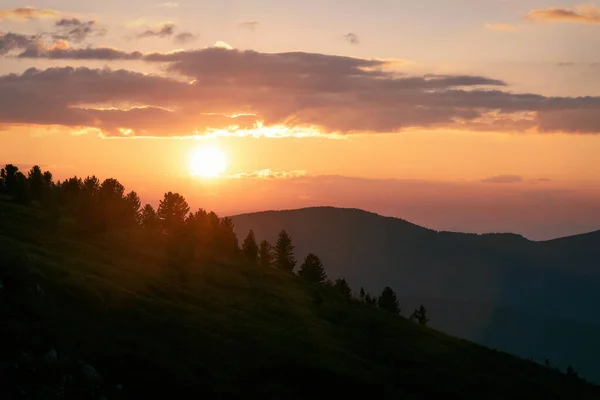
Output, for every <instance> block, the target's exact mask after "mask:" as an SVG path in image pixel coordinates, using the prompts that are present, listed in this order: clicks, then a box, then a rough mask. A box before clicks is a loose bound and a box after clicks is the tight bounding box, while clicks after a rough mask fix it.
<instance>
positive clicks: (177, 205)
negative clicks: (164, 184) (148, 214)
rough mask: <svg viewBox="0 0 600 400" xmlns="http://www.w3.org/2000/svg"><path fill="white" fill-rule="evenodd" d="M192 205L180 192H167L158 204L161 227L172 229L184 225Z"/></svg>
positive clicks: (167, 229)
mask: <svg viewBox="0 0 600 400" xmlns="http://www.w3.org/2000/svg"><path fill="white" fill-rule="evenodd" d="M189 211H190V206H189V205H188V203H187V201H185V199H184V198H183V196H182V195H180V194H179V193H173V192H168V193H165V195H164V197H163V199H162V200H161V201H160V204H159V205H158V211H157V213H156V214H157V216H158V219H159V221H160V225H161V227H162V228H163V229H164V230H166V231H171V230H173V229H175V228H177V227H180V226H181V225H183V223H184V221H185V217H186V215H187V213H188V212H189Z"/></svg>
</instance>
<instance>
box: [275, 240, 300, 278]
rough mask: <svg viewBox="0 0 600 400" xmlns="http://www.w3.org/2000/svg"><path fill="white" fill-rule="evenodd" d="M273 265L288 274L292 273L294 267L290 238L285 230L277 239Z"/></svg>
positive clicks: (294, 260)
mask: <svg viewBox="0 0 600 400" xmlns="http://www.w3.org/2000/svg"><path fill="white" fill-rule="evenodd" d="M274 263H275V267H276V268H278V269H281V270H283V271H289V272H292V271H293V270H294V267H295V266H296V258H295V257H294V245H293V244H292V238H291V237H290V235H288V233H287V232H286V231H285V230H282V231H281V232H279V238H278V239H277V244H276V245H275V259H274Z"/></svg>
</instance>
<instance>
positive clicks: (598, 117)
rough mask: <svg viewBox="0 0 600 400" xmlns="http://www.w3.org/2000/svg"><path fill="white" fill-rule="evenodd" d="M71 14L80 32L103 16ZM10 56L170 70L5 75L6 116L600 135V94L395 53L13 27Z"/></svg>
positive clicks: (135, 127) (24, 120)
mask: <svg viewBox="0 0 600 400" xmlns="http://www.w3.org/2000/svg"><path fill="white" fill-rule="evenodd" d="M66 21H67V22H63V23H62V24H64V26H65V28H66V30H67V31H68V34H69V35H71V36H74V37H75V38H77V37H79V36H78V35H82V36H85V35H86V34H88V33H86V32H87V29H88V28H93V26H94V25H93V24H91V25H89V24H88V25H86V24H84V23H76V22H68V20H66ZM80 22H81V21H80ZM57 24H58V23H57ZM172 33H173V32H172ZM172 33H170V34H169V35H172ZM71 41H74V40H73V38H71ZM0 54H3V55H6V56H9V55H10V56H16V57H19V58H21V59H34V58H38V59H39V58H43V59H60V60H80V61H81V60H103V61H111V60H139V61H140V62H145V63H160V64H161V66H162V67H163V69H164V70H165V71H166V74H165V75H164V76H158V75H147V74H140V73H136V72H132V71H125V70H111V69H89V68H70V67H64V68H50V69H46V70H38V69H29V70H27V71H25V72H24V73H22V74H11V75H5V76H2V77H0V93H1V94H0V123H1V124H42V125H45V124H54V125H64V126H73V127H74V126H78V127H96V128H98V129H101V130H102V131H103V132H104V134H105V135H109V136H121V135H124V132H127V136H165V135H178V136H180V135H192V134H198V133H202V132H204V131H205V130H207V129H209V128H214V129H224V128H227V127H231V126H235V127H238V128H252V127H253V126H254V124H255V123H256V122H257V121H263V123H264V125H275V124H283V125H287V126H294V127H314V128H318V129H319V130H321V131H322V132H323V133H324V134H327V133H334V132H335V133H341V134H350V133H358V132H381V133H384V132H397V131H402V130H405V129H409V128H428V129H432V128H444V129H477V130H494V131H511V132H525V131H529V130H531V131H535V132H566V133H600V97H551V96H550V97H549V96H542V95H538V94H528V93H524V94H518V93H512V92H510V91H509V90H508V89H507V88H506V86H507V85H506V83H505V82H503V81H500V80H496V79H491V78H487V77H482V76H470V75H434V74H428V75H422V76H408V75H405V74H401V73H397V72H391V71H392V70H391V68H390V67H392V66H393V65H392V64H393V63H392V62H390V61H383V60H373V59H359V58H351V57H341V56H333V55H324V54H314V53H303V52H290V53H278V54H267V53H260V52H256V51H240V50H228V49H223V48H206V49H201V50H193V51H178V52H172V53H141V52H125V51H121V50H117V49H113V48H108V47H104V48H102V47H100V48H98V47H82V48H73V47H70V46H68V45H67V46H57V45H55V46H45V45H44V44H43V43H41V42H40V41H39V40H38V38H37V37H33V36H26V35H18V34H12V33H9V34H3V35H0ZM99 105H101V106H99ZM110 107H113V108H110ZM114 107H116V108H114ZM240 114H243V115H241V116H238V117H234V115H240Z"/></svg>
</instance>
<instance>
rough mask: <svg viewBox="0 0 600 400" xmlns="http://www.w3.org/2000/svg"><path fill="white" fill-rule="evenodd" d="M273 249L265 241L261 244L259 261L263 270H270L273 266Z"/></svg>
mask: <svg viewBox="0 0 600 400" xmlns="http://www.w3.org/2000/svg"><path fill="white" fill-rule="evenodd" d="M272 250H273V249H272V247H271V244H270V243H269V242H267V241H266V240H263V241H262V242H260V246H259V250H258V260H259V262H260V266H261V267H263V268H268V267H270V266H271V265H272V264H273V253H272Z"/></svg>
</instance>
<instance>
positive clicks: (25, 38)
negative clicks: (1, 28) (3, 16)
mask: <svg viewBox="0 0 600 400" xmlns="http://www.w3.org/2000/svg"><path fill="white" fill-rule="evenodd" d="M38 40H39V38H38V36H36V35H21V34H19V33H11V32H8V33H0V56H3V55H6V54H8V53H10V52H12V51H14V50H23V49H26V48H28V47H30V46H34V45H36V44H37V42H38Z"/></svg>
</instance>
